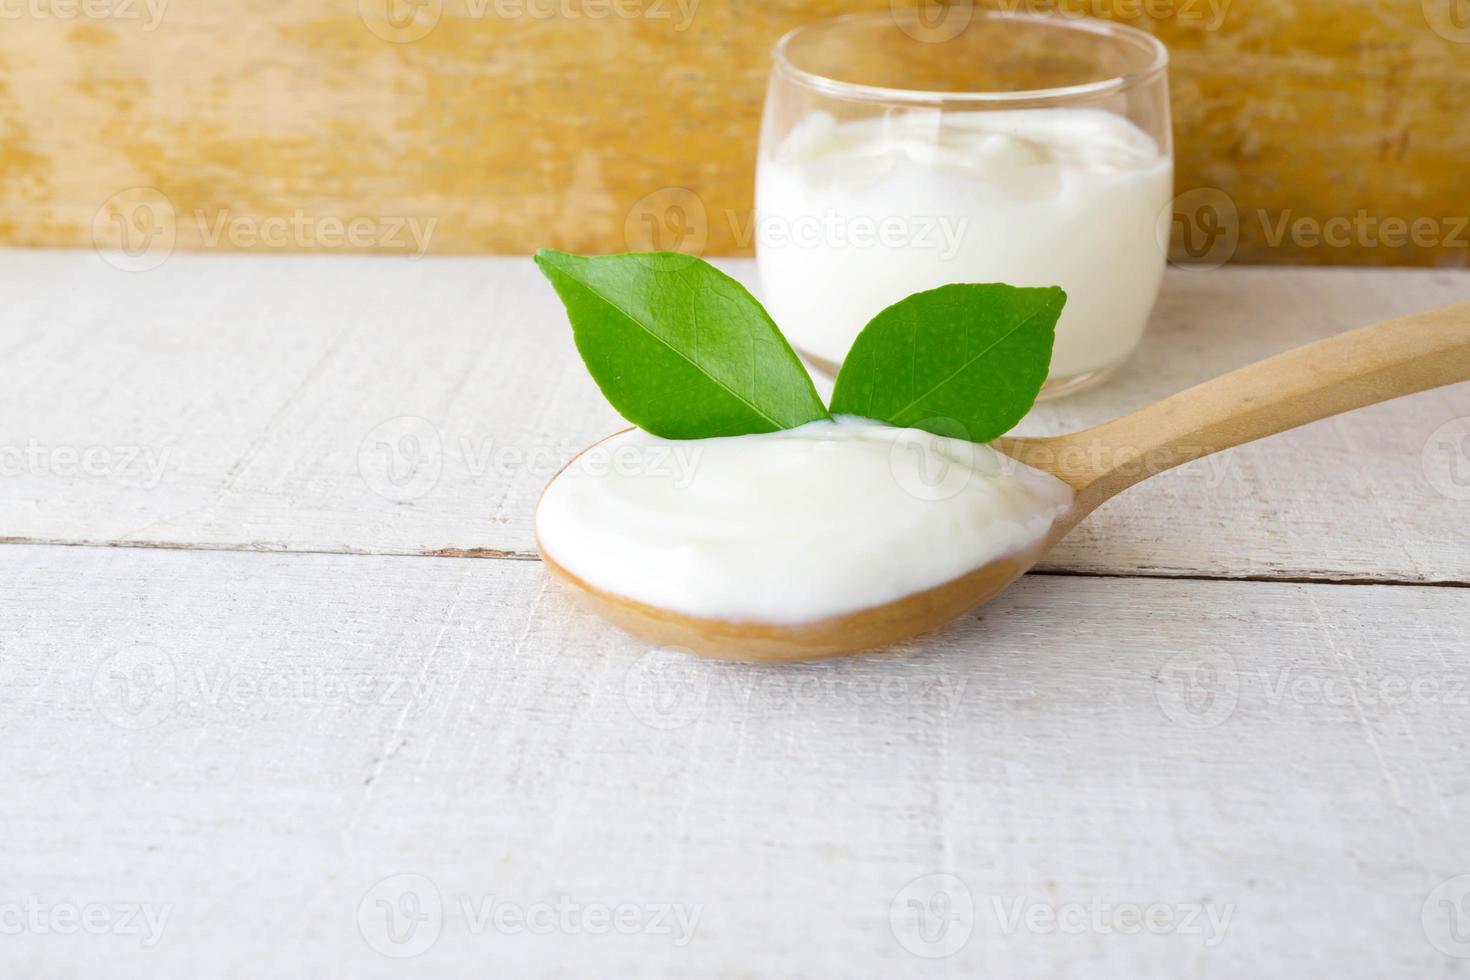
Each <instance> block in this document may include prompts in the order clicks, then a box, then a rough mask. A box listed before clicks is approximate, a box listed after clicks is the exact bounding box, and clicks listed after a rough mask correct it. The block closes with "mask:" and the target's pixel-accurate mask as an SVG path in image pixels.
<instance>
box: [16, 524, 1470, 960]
mask: <svg viewBox="0 0 1470 980" xmlns="http://www.w3.org/2000/svg"><path fill="white" fill-rule="evenodd" d="M0 575H3V578H4V581H6V582H7V583H9V586H8V587H7V588H6V589H5V590H4V592H3V593H0V637H3V638H4V639H3V656H0V773H3V779H4V783H5V786H6V792H5V793H3V794H0V820H3V824H4V826H5V829H6V830H5V834H4V835H0V908H9V905H7V904H6V903H24V902H26V901H28V900H29V901H31V902H32V903H33V904H40V905H42V906H44V907H46V908H48V909H54V908H62V907H76V908H84V907H86V906H88V905H90V904H91V903H107V904H108V906H109V907H111V906H112V905H113V904H117V903H122V904H132V905H136V906H138V907H139V908H140V909H142V910H143V911H144V912H151V914H153V915H154V916H155V919H159V918H162V917H163V916H165V915H166V916H167V918H166V920H165V921H163V923H162V932H161V937H159V938H158V941H157V942H156V943H154V944H153V945H151V946H147V947H145V940H146V939H147V938H148V934H147V933H145V932H124V931H123V930H122V924H121V923H119V922H117V921H116V920H115V919H113V920H108V921H106V922H104V923H103V928H102V929H101V931H100V932H99V934H96V935H91V934H81V933H78V934H75V935H66V934H61V933H60V932H58V931H57V930H56V929H55V928H53V927H52V926H51V925H50V923H51V920H50V919H49V918H47V919H43V920H41V925H39V926H37V925H27V926H25V927H24V928H22V929H20V930H19V932H18V933H16V934H7V935H6V937H5V942H4V943H0V972H4V973H5V974H6V975H7V976H37V975H42V974H45V975H73V974H76V975H99V974H102V973H106V974H108V975H133V974H143V973H146V974H147V975H150V976H243V975H246V974H268V975H271V976H281V977H289V976H326V975H332V976H347V975H350V976H363V977H366V976H379V975H382V976H387V975H390V974H391V975H399V973H398V971H401V970H402V968H403V965H404V964H403V963H402V962H401V961H399V960H397V959H394V958H392V957H391V956H385V955H383V954H381V953H380V952H379V950H386V951H387V952H388V953H390V954H396V953H404V952H411V951H414V950H415V949H418V948H419V947H418V945H417V944H423V945H424V946H425V947H426V948H422V949H421V950H420V952H421V956H420V957H419V958H418V959H417V960H416V961H415V967H416V972H418V971H423V972H424V973H425V974H426V975H434V976H450V975H463V974H464V973H466V972H468V971H470V970H471V969H483V968H485V967H486V966H487V965H493V969H494V972H496V973H497V974H503V975H512V976H519V975H530V974H535V975H547V976H550V975H557V976H562V975H568V974H569V973H571V974H574V975H585V974H586V973H588V972H589V964H591V963H594V962H595V963H596V964H597V966H596V972H597V973H598V974H599V975H608V974H611V975H639V976H642V975H667V976H673V975H689V974H690V973H699V974H701V975H721V976H736V975H773V974H780V975H793V976H798V975H799V976H849V975H876V974H881V975H889V976H891V975H895V974H907V973H909V972H910V971H914V972H917V971H919V970H920V969H926V968H928V969H933V970H935V971H936V972H940V973H943V974H945V975H966V976H975V975H993V976H1083V975H1089V976H1096V975H1107V976H1140V977H1155V976H1157V977H1165V976H1180V975H1185V974H1188V975H1199V976H1218V977H1239V976H1279V975H1283V974H1285V973H1290V974H1291V975H1293V976H1302V977H1333V978H1341V977H1359V976H1361V977H1372V976H1437V975H1446V974H1447V973H1448V972H1450V968H1451V967H1452V966H1453V965H1454V964H1455V963H1456V962H1458V961H1455V960H1452V959H1450V958H1448V957H1447V956H1446V955H1445V954H1444V953H1443V952H1441V950H1440V949H1439V948H1437V947H1436V945H1435V943H1436V942H1439V943H1445V942H1448V941H1449V939H1448V938H1447V937H1449V936H1450V935H1451V934H1449V933H1448V932H1447V929H1448V922H1447V921H1446V922H1441V921H1440V920H1439V919H1438V918H1435V917H1434V916H1436V915H1437V914H1438V913H1439V911H1440V910H1439V908H1438V907H1437V906H1436V905H1434V904H1433V902H1432V901H1431V898H1432V894H1434V889H1435V888H1436V887H1437V886H1438V885H1439V883H1441V882H1442V881H1445V880H1449V879H1454V878H1455V877H1456V876H1459V875H1463V874H1466V873H1467V872H1470V866H1467V864H1466V860H1467V854H1470V792H1467V789H1470V751H1467V749H1470V745H1467V741H1466V727H1465V712H1466V703H1467V698H1470V693H1467V692H1470V685H1467V678H1470V646H1467V644H1466V643H1465V639H1464V638H1465V636H1466V635H1467V632H1470V591H1466V590H1462V589H1447V588H1427V587H1402V586H1401V587H1390V586H1347V585H1296V584H1279V583H1229V582H1204V583H1201V582H1194V581H1164V580H1152V579H1130V580H1118V579H1093V578H1077V577H1063V576H1028V577H1027V578H1025V579H1023V580H1022V582H1021V583H1019V584H1018V586H1017V587H1015V588H1014V589H1013V590H1011V591H1010V592H1008V593H1006V594H1005V595H1004V596H1002V597H1001V598H999V599H998V600H997V601H996V602H994V603H992V604H991V605H990V606H988V607H987V608H986V609H984V610H983V615H981V616H979V617H973V618H967V619H966V620H964V621H962V622H960V623H957V624H955V625H954V626H953V627H952V628H949V629H947V630H944V631H942V632H940V633H938V634H936V635H934V636H932V637H930V638H927V639H926V640H924V641H923V642H921V643H915V644H911V645H909V646H907V647H904V648H900V649H898V650H896V651H894V652H892V653H889V654H886V655H881V656H871V657H865V658H856V659H848V660H842V661H834V662H828V663H822V664H809V665H801V666H785V667H760V666H751V665H733V664H716V663H709V662H704V661H696V660H693V659H688V658H683V657H679V656H677V655H673V654H669V653H666V652H659V651H649V650H647V649H645V648H644V647H643V646H641V645H640V644H638V643H637V642H635V641H633V640H631V639H629V638H626V637H624V636H622V635H621V634H617V633H615V632H613V631H612V630H611V629H609V628H607V627H605V626H603V625H602V624H600V623H599V622H597V621H595V620H593V619H591V618H590V617H589V616H588V615H587V614H585V613H584V612H582V611H580V610H579V609H578V608H576V607H575V606H573V605H572V604H571V600H570V597H569V596H568V595H566V594H565V593H563V592H562V590H561V589H560V588H558V587H557V586H556V585H555V584H554V583H549V582H548V579H547V577H546V576H545V573H544V570H543V569H542V568H541V567H540V566H539V565H538V564H536V563H533V562H515V561H469V560H444V559H439V560H433V559H423V558H406V557H364V556H325V555H258V554H227V553H200V552H180V551H161V550H135V551H106V550H98V549H89V548H75V549H73V548H54V547H52V548H46V547H27V546H13V547H7V548H3V549H0ZM934 874H950V875H954V876H956V877H957V878H958V879H959V880H960V882H961V883H962V885H963V890H962V889H961V887H960V886H956V885H954V883H953V882H952V881H950V882H949V883H948V885H947V887H948V889H949V894H950V895H951V897H953V898H955V899H956V902H957V903H958V904H956V905H955V906H954V909H955V914H956V915H957V916H958V918H956V919H955V920H954V921H952V923H951V932H949V933H947V934H946V935H947V936H948V940H947V941H949V942H955V941H957V940H958V939H959V938H960V937H961V936H962V935H963V934H966V933H968V934H969V939H968V942H967V943H966V944H965V945H964V947H963V948H962V949H961V950H959V951H958V952H957V953H955V954H954V955H953V956H950V957H948V958H945V959H936V960H933V961H930V960H927V959H926V958H925V954H929V953H933V952H936V951H941V952H942V951H943V948H942V947H940V948H937V949H936V948H935V947H932V946H930V945H926V944H925V942H924V940H923V938H922V936H921V934H920V933H918V932H917V931H916V930H915V926H914V924H913V922H912V920H910V919H908V918H907V917H906V916H907V914H908V912H909V911H910V907H909V904H908V902H909V900H910V899H914V900H916V901H918V900H921V899H924V898H927V897H929V896H928V893H927V892H926V891H925V888H926V887H928V886H930V885H932V884H934V879H926V878H924V876H927V875H934ZM414 875H417V876H423V878H425V879H427V880H428V881H429V882H430V883H431V885H430V886H429V889H425V888H424V887H423V881H422V880H421V879H419V878H411V877H397V876H414ZM916 879H919V883H918V884H916V885H914V884H911V883H913V882H915V881H916ZM381 882H386V884H380V883H381ZM415 889H418V891H416V892H415V893H416V894H418V893H422V894H423V895H424V896H425V901H426V902H429V901H430V896H431V894H432V895H437V896H438V899H439V900H440V901H441V902H442V907H441V908H442V911H441V912H438V913H434V912H433V911H432V909H431V908H430V906H429V905H425V906H424V907H423V908H424V911H425V914H429V915H431V918H430V919H428V920H426V921H425V924H423V925H422V930H421V931H420V932H419V933H417V934H416V938H414V939H413V941H412V943H410V944H406V945H401V946H395V945H393V944H392V943H391V942H390V941H389V940H388V939H387V938H386V933H385V931H384V928H385V927H384V923H385V921H386V920H385V918H384V916H385V913H384V912H383V910H382V908H380V907H379V906H378V905H377V904H376V903H377V901H378V900H379V899H383V900H385V901H389V902H390V904H391V905H392V907H394V908H397V907H399V906H398V904H397V903H398V902H399V900H400V899H401V898H402V895H403V894H404V892H405V891H406V890H407V891H414V890H415ZM964 890H967V891H968V894H969V896H970V899H971V905H969V906H966V905H964V904H963V897H962V896H963V895H964V894H965V891H964ZM492 897H493V899H494V901H496V902H498V903H501V904H503V905H506V906H509V907H510V908H511V909H512V910H515V909H520V910H522V911H526V910H529V909H531V908H532V907H533V906H535V905H536V904H537V903H544V902H550V903H557V902H558V901H564V902H565V903H572V904H575V906H576V908H577V909H578V910H579V911H577V912H574V913H570V914H571V915H572V918H570V919H568V920H562V919H557V920H556V924H555V925H553V926H552V928H551V932H550V934H535V933H531V932H530V931H520V932H509V931H500V930H497V928H496V927H495V926H494V925H493V921H494V920H491V921H490V922H488V923H487V921H486V920H485V919H483V918H481V917H480V912H481V911H482V910H483V908H484V905H483V903H484V902H485V901H487V900H490V899H491V898H492ZM621 903H632V905H633V906H634V907H635V911H634V912H633V913H631V915H632V918H631V919H630V920H629V921H630V922H631V925H630V927H629V932H628V934H617V933H616V932H611V933H609V934H607V935H596V934H592V932H591V929H592V927H593V926H592V924H591V922H590V920H586V919H583V918H581V916H583V915H584V914H586V911H587V910H589V909H592V908H593V907H596V906H614V907H615V906H617V905H619V904H621ZM997 903H999V905H997ZM1127 903H1136V904H1138V905H1140V906H1144V907H1148V906H1151V905H1157V906H1158V907H1159V909H1160V910H1161V911H1160V912H1159V913H1157V914H1159V915H1161V916H1162V918H1161V919H1160V921H1161V922H1162V923H1163V926H1162V927H1161V930H1160V934H1158V935H1151V934H1149V933H1148V932H1147V931H1145V932H1143V933H1142V934H1129V933H1128V932H1127V931H1126V930H1127V928H1128V926H1127V921H1128V920H1127V918H1126V917H1127V916H1128V915H1129V914H1130V913H1128V912H1127V911H1126V906H1127ZM1079 904H1080V905H1081V906H1085V907H1087V908H1097V909H1100V910H1101V911H1099V912H1098V913H1097V915H1100V916H1101V918H1093V917H1092V915H1093V913H1091V912H1086V913H1079V912H1078V911H1077V907H1078V906H1079ZM663 906H673V907H678V908H679V909H682V910H683V911H684V912H685V913H686V914H688V915H689V916H693V915H695V914H697V915H698V920H697V923H694V927H693V930H692V932H693V934H692V938H691V939H690V941H688V942H687V943H685V944H683V945H680V944H679V943H678V940H679V939H680V938H681V934H680V933H679V932H678V931H677V930H678V929H679V928H680V927H679V925H678V922H679V920H678V918H677V915H676V914H675V915H673V917H671V918H668V919H664V920H660V921H659V922H654V921H653V915H654V914H655V912H654V910H655V909H657V908H661V907H663ZM895 908H896V909H897V912H896V913H894V912H893V910H894V909H895ZM1018 908H1019V909H1021V910H1022V911H1023V912H1025V914H1026V915H1028V916H1037V918H1035V919H1027V920H1025V921H1030V922H1032V923H1033V924H1032V925H1031V926H1026V925H1016V924H1015V923H1014V921H1013V919H1012V917H1013V915H1014V914H1015V910H1016V909H1018ZM1033 910H1040V911H1033ZM1048 910H1051V912H1054V913H1058V914H1060V915H1062V916H1063V917H1064V921H1063V923H1062V924H1060V925H1057V924H1053V925H1050V926H1048V925H1047V922H1048V921H1049V920H1048V918H1047V916H1048V914H1049V913H1048ZM891 913H892V914H894V915H896V916H897V926H896V927H895V926H893V925H891V924H890V915H891ZM1421 913H1423V914H1425V915H1428V916H1429V917H1430V918H1429V920H1428V929H1429V931H1428V932H1426V927H1425V925H1424V924H1422V923H1421ZM47 914H48V915H49V913H47ZM530 914H533V915H535V914H539V913H530ZM1079 914H1081V915H1082V916H1083V917H1082V918H1081V919H1077V918H1076V916H1078V915H1079ZM360 915H361V917H362V919H363V925H362V927H361V928H362V931H360V928H359V922H358V920H359V916H360ZM1212 915H1213V916H1214V917H1215V918H1213V919H1211V918H1210V916H1212ZM1118 916H1122V917H1123V918H1122V919H1120V918H1118ZM1186 916H1191V918H1190V919H1189V921H1187V922H1186V921H1184V919H1185V917H1186ZM27 921H30V920H27ZM502 921H503V922H505V923H512V921H513V920H509V919H506V920H502ZM564 921H565V922H569V923H570V924H568V925H563V924H562V923H563V922H564ZM144 922H145V920H144V919H141V918H140V919H139V920H138V923H136V924H137V925H138V927H139V928H140V929H141V928H143V923H144ZM1079 923H1080V925H1079ZM404 924H405V925H406V923H404ZM513 928H514V926H513V924H507V925H505V926H504V929H506V930H510V929H513ZM665 928H666V929H667V930H669V931H660V930H663V929H665ZM8 932H9V933H15V930H8ZM813 936H819V937H821V938H820V941H818V942H814V941H813V939H812V937H813ZM429 939H433V940H434V942H433V943H432V945H427V944H428V940H429ZM1287 964H1291V966H1290V968H1289V969H1288V967H1287Z"/></svg>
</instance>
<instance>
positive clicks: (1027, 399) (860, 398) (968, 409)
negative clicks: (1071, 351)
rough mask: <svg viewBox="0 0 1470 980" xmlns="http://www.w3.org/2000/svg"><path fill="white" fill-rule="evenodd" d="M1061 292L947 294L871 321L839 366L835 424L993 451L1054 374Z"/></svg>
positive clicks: (943, 289) (957, 290) (998, 288)
mask: <svg viewBox="0 0 1470 980" xmlns="http://www.w3.org/2000/svg"><path fill="white" fill-rule="evenodd" d="M1066 301H1067V294H1066V293H1064V292H1062V291H1061V289H1059V288H1057V287H1056V286H1046V287H1039V288H1020V287H1017V286H1007V285H1004V284H1002V283H985V284H978V283H956V284H954V285H949V286H940V287H939V288H938V289H931V290H929V291H927V292H923V293H915V294H914V295H912V296H910V297H908V298H907V299H903V300H900V301H899V302H897V303H895V304H893V305H892V306H890V307H888V309H886V310H884V311H883V312H882V313H879V314H878V315H877V316H875V317H874V318H873V319H872V322H870V323H869V324H868V325H867V326H866V327H864V328H863V332H862V333H860V334H858V337H857V340H855V341H854V342H853V345H852V350H850V351H848V352H847V359H846V360H844V361H843V362H842V370H841V371H839V372H838V374H837V385H836V388H835V389H834V390H833V392H832V411H833V413H834V414H845V415H862V416H866V417H867V418H870V419H879V420H880V421H883V422H889V423H891V424H893V425H898V426H903V427H905V428H915V429H925V430H927V431H929V432H934V433H936V434H938V435H944V436H957V437H962V438H967V439H970V440H971V441H973V442H989V441H990V440H992V439H994V438H996V437H998V436H1000V435H1003V434H1004V433H1005V432H1006V431H1007V430H1008V429H1010V428H1011V427H1012V426H1013V425H1015V424H1016V423H1017V422H1019V421H1021V418H1022V416H1024V415H1025V414H1026V413H1027V412H1028V411H1030V409H1031V406H1032V404H1034V403H1035V401H1036V396H1037V394H1038V393H1040V391H1041V386H1042V385H1043V384H1044V383H1045V382H1046V372H1047V368H1048V367H1049V366H1050V364H1051V347H1052V341H1053V340H1054V339H1055V335H1056V324H1057V317H1058V316H1060V315H1061V313H1062V304H1064V303H1065V302H1066Z"/></svg>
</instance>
